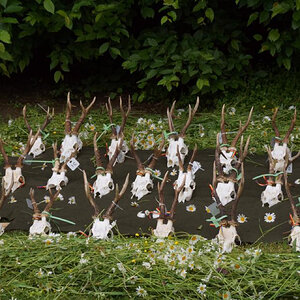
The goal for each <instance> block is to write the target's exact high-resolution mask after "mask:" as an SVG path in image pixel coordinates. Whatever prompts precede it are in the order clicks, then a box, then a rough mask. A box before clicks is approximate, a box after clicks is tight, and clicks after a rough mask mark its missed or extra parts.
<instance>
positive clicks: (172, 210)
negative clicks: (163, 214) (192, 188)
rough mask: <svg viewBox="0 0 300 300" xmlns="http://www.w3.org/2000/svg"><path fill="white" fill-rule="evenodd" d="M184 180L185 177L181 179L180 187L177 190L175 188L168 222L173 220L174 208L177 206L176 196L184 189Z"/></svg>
mask: <svg viewBox="0 0 300 300" xmlns="http://www.w3.org/2000/svg"><path fill="white" fill-rule="evenodd" d="M185 179H186V175H184V178H183V181H182V183H181V186H180V187H179V188H178V187H175V195H174V200H173V203H172V207H171V209H170V215H169V219H170V220H174V216H175V208H176V205H177V202H178V196H179V194H180V192H181V191H182V189H183V188H184V185H185Z"/></svg>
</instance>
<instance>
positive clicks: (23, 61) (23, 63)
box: [19, 60, 26, 72]
mask: <svg viewBox="0 0 300 300" xmlns="http://www.w3.org/2000/svg"><path fill="white" fill-rule="evenodd" d="M25 67H26V62H25V60H20V62H19V68H20V71H21V72H23V71H24V69H25Z"/></svg>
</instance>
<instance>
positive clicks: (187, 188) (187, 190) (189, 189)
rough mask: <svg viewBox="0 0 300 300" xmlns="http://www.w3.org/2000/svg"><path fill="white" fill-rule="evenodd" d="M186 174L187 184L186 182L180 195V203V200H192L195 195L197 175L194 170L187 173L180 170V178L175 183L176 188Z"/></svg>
mask: <svg viewBox="0 0 300 300" xmlns="http://www.w3.org/2000/svg"><path fill="white" fill-rule="evenodd" d="M184 176H186V177H185V184H184V187H183V189H182V191H181V192H180V193H179V195H178V202H179V203H180V202H183V203H184V202H185V201H190V200H191V198H192V196H193V191H194V189H195V188H196V182H195V181H194V179H195V175H194V174H193V173H192V171H187V172H186V173H185V172H182V171H179V174H178V178H177V180H176V181H175V182H174V184H175V185H174V189H175V187H176V186H181V184H182V182H183V180H184Z"/></svg>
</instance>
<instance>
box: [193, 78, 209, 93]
mask: <svg viewBox="0 0 300 300" xmlns="http://www.w3.org/2000/svg"><path fill="white" fill-rule="evenodd" d="M196 85H197V88H198V89H199V90H200V91H201V90H202V89H203V87H204V86H209V81H208V79H202V78H199V79H198V80H197V82H196Z"/></svg>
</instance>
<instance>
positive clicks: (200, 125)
mask: <svg viewBox="0 0 300 300" xmlns="http://www.w3.org/2000/svg"><path fill="white" fill-rule="evenodd" d="M199 135H200V137H203V136H204V135H205V132H204V126H203V125H202V124H199Z"/></svg>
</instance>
